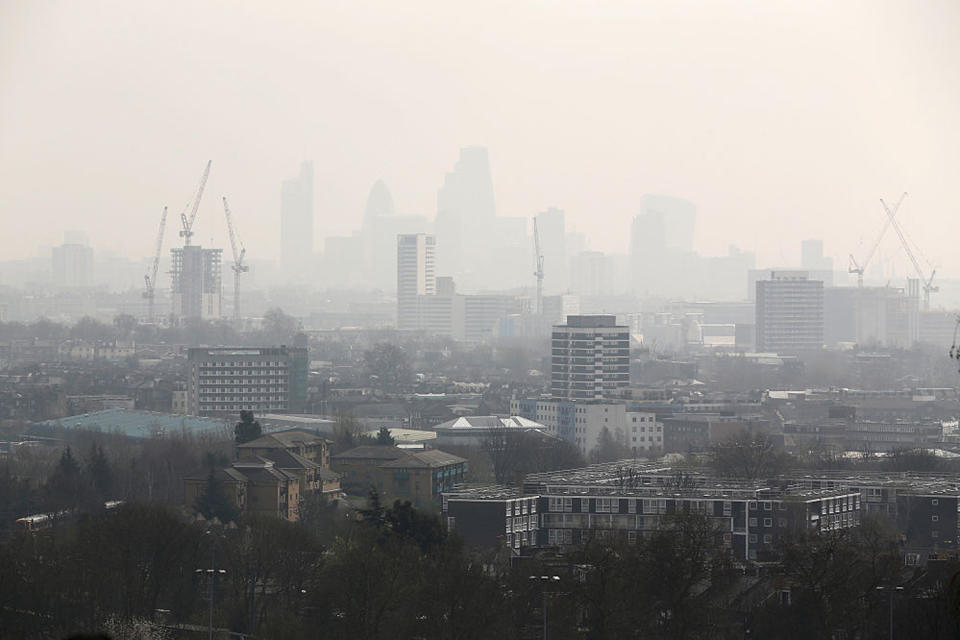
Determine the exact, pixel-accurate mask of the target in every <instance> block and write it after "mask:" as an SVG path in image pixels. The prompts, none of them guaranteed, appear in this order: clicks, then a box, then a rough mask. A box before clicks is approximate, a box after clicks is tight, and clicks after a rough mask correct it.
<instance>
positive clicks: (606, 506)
mask: <svg viewBox="0 0 960 640" xmlns="http://www.w3.org/2000/svg"><path fill="white" fill-rule="evenodd" d="M611 511H613V499H612V498H597V513H610V512H611Z"/></svg>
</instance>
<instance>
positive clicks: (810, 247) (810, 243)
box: [800, 238, 833, 271]
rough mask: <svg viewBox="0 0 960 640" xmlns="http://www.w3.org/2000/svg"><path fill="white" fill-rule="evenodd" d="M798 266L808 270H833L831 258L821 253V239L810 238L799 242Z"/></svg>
mask: <svg viewBox="0 0 960 640" xmlns="http://www.w3.org/2000/svg"><path fill="white" fill-rule="evenodd" d="M800 266H801V267H802V268H804V269H806V270H808V271H832V270H833V258H827V257H824V255H823V240H820V239H818V238H810V239H808V240H803V241H802V242H801V243H800Z"/></svg>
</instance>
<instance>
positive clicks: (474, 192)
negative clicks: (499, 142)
mask: <svg viewBox="0 0 960 640" xmlns="http://www.w3.org/2000/svg"><path fill="white" fill-rule="evenodd" d="M441 211H452V212H454V213H456V214H457V215H459V216H461V217H463V218H470V219H484V218H492V217H494V216H495V215H497V207H496V204H495V203H494V199H493V178H492V177H491V176H490V157H489V155H488V154H487V150H486V148H484V147H464V148H463V149H460V159H459V160H457V164H456V165H455V166H454V167H453V171H451V172H450V173H448V174H447V175H446V178H445V179H444V181H443V186H442V187H440V191H439V192H438V193H437V212H441Z"/></svg>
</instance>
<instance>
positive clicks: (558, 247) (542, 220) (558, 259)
mask: <svg viewBox="0 0 960 640" xmlns="http://www.w3.org/2000/svg"><path fill="white" fill-rule="evenodd" d="M537 231H538V232H539V234H540V251H541V253H542V254H543V273H544V276H543V288H544V290H545V291H547V292H549V293H563V292H565V291H566V290H567V287H568V278H567V266H568V265H567V261H568V258H567V222H566V214H565V213H564V212H563V211H562V210H560V209H557V208H556V207H550V208H549V209H547V210H546V211H544V212H542V213H538V214H537Z"/></svg>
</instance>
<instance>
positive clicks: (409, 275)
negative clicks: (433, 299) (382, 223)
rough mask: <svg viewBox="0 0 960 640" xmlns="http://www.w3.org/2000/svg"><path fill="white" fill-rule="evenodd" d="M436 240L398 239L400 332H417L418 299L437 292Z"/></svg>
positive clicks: (422, 236) (416, 235) (425, 237)
mask: <svg viewBox="0 0 960 640" xmlns="http://www.w3.org/2000/svg"><path fill="white" fill-rule="evenodd" d="M435 250H436V240H435V239H434V237H433V236H432V235H430V234H426V233H411V234H403V235H398V236H397V328H398V329H417V328H419V322H418V315H419V311H418V305H417V296H430V295H434V294H436V292H437V276H436V267H435V256H434V251H435Z"/></svg>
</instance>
